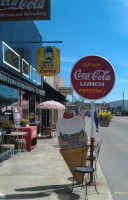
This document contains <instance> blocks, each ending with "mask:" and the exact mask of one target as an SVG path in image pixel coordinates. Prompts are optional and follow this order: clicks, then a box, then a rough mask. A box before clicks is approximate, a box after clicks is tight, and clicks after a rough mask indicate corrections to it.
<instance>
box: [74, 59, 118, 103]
mask: <svg viewBox="0 0 128 200" xmlns="http://www.w3.org/2000/svg"><path fill="white" fill-rule="evenodd" d="M71 83H72V86H73V88H74V90H75V91H76V93H77V94H79V95H80V96H81V97H84V98H86V99H90V100H96V99H100V98H102V97H105V96H106V95H107V94H108V93H109V92H110V91H111V90H112V88H113V86H114V83H115V73H114V70H113V68H112V66H111V64H110V63H109V62H108V61H107V60H106V59H104V58H102V57H100V56H87V57H84V58H82V59H80V60H79V61H78V62H77V63H76V64H75V65H74V67H73V68H72V71H71Z"/></svg>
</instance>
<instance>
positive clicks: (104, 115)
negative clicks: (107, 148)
mask: <svg viewBox="0 0 128 200" xmlns="http://www.w3.org/2000/svg"><path fill="white" fill-rule="evenodd" d="M97 117H98V120H99V124H100V126H101V127H108V126H109V124H110V120H111V119H112V118H113V115H112V114H111V112H99V113H98V114H97Z"/></svg>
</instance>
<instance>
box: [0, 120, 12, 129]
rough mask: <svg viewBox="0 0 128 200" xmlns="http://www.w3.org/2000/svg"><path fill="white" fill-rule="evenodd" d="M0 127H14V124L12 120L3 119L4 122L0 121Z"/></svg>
mask: <svg viewBox="0 0 128 200" xmlns="http://www.w3.org/2000/svg"><path fill="white" fill-rule="evenodd" d="M2 124H3V125H2V128H3V129H6V128H11V129H14V128H15V126H14V124H13V121H10V120H8V121H5V122H2Z"/></svg>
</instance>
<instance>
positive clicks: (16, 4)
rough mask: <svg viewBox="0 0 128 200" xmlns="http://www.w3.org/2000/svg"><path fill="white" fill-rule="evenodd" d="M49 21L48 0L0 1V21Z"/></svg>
mask: <svg viewBox="0 0 128 200" xmlns="http://www.w3.org/2000/svg"><path fill="white" fill-rule="evenodd" d="M39 19H40V20H45V19H50V0H1V1H0V20H39Z"/></svg>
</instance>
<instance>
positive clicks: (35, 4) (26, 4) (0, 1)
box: [0, 0, 46, 10]
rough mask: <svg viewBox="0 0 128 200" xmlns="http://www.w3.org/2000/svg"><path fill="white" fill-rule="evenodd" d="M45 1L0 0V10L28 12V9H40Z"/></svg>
mask: <svg viewBox="0 0 128 200" xmlns="http://www.w3.org/2000/svg"><path fill="white" fill-rule="evenodd" d="M45 1H46V0H35V1H34V0H31V1H27V0H21V1H20V3H19V1H18V0H0V7H1V9H0V10H9V9H10V10H25V9H27V10H30V9H32V8H33V9H34V10H36V9H42V8H44V6H45Z"/></svg>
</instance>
